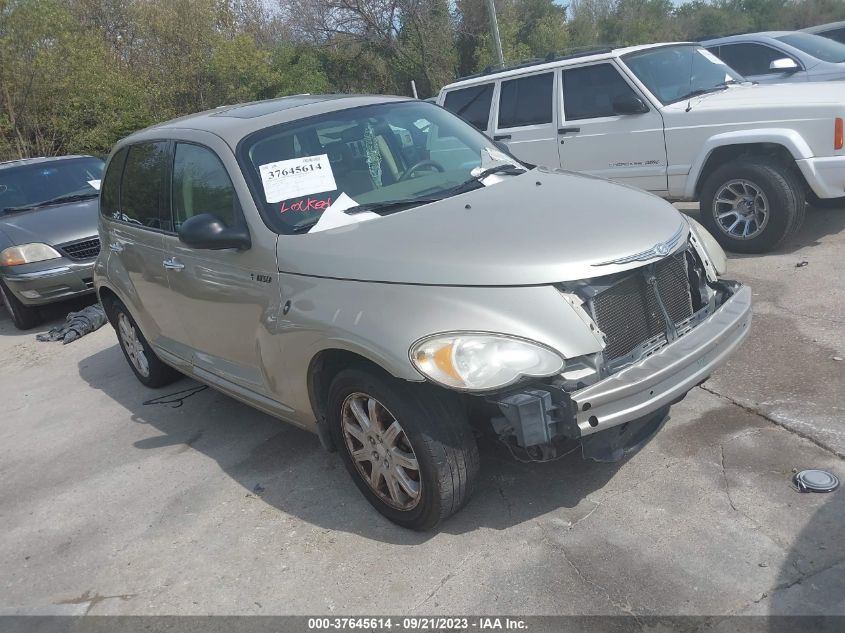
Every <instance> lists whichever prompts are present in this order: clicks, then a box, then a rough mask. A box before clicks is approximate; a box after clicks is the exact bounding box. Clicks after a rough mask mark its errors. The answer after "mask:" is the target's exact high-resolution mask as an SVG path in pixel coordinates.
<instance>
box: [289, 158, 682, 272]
mask: <svg viewBox="0 0 845 633" xmlns="http://www.w3.org/2000/svg"><path fill="white" fill-rule="evenodd" d="M688 232H689V228H688V225H687V223H686V221H685V220H684V219H683V218H682V216H681V215H680V213H679V212H678V211H677V210H675V208H674V207H672V205H670V204H669V203H667V202H665V201H663V200H661V199H660V198H657V197H656V196H653V195H651V194H648V193H645V192H643V191H640V190H638V189H633V188H631V187H628V186H625V185H618V184H613V183H610V182H608V181H605V180H601V179H599V178H594V177H590V176H582V175H578V174H573V173H568V172H561V171H554V172H552V171H548V170H540V169H535V170H532V171H530V172H527V173H525V174H522V175H520V176H512V177H508V178H507V179H505V180H503V181H502V182H499V183H498V184H495V185H491V186H489V187H484V188H482V189H477V190H475V191H472V192H468V193H464V194H461V195H457V196H454V197H451V198H447V199H445V200H441V201H438V202H434V203H431V204H427V205H424V206H420V207H415V208H412V209H409V210H406V211H402V212H400V213H396V214H394V215H389V216H386V217H382V218H377V219H373V220H368V221H365V222H360V223H356V224H353V225H349V226H344V227H340V228H335V229H330V230H327V231H321V232H318V233H309V234H305V235H283V236H279V239H278V262H279V270H280V271H281V272H286V273H293V274H301V275H310V276H317V277H331V278H336V279H350V280H358V281H376V282H388V283H407V284H424V285H458V286H522V285H539V284H549V283H556V282H561V281H572V280H577V279H585V278H590V277H597V276H601V275H607V274H610V273H614V272H619V271H621V270H627V269H630V268H634V267H637V266H642V265H643V260H642V259H639V260H637V261H629V262H624V263H609V264H608V263H607V262H609V261H612V260H616V259H622V258H626V257H630V256H632V255H636V254H638V253H642V252H644V251H647V250H648V249H651V248H653V247H655V245H657V244H662V243H664V242H666V241H667V240H672V238H674V243H675V244H676V245H678V246H679V245H680V244H682V243H684V242H685V241H686V237H687V235H688ZM664 254H665V253H664Z"/></svg>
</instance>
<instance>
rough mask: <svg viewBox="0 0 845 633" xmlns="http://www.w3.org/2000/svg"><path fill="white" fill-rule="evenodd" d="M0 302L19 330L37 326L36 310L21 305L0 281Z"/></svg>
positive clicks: (37, 316)
mask: <svg viewBox="0 0 845 633" xmlns="http://www.w3.org/2000/svg"><path fill="white" fill-rule="evenodd" d="M0 300H2V303H3V305H4V306H5V307H6V311H7V312H8V313H9V316H11V317H12V323H14V324H15V327H16V328H18V329H19V330H29V329H31V328H34V327H35V326H36V325H38V323H39V321H40V319H39V315H38V308H31V307H30V306H27V305H24V304H23V303H21V301H20V300H19V299H18V298H17V297H16V296H15V295H14V294H13V293H12V291H11V290H9V287H8V286H6V284H5V283H3V282H2V281H0Z"/></svg>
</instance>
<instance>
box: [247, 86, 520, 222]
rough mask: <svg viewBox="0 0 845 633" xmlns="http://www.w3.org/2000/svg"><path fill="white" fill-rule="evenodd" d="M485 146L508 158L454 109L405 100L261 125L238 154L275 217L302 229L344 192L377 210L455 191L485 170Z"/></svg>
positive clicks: (264, 205)
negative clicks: (259, 129)
mask: <svg viewBox="0 0 845 633" xmlns="http://www.w3.org/2000/svg"><path fill="white" fill-rule="evenodd" d="M482 150H484V151H485V152H488V153H493V154H495V155H497V156H498V157H499V158H503V157H504V158H507V157H505V156H503V155H502V154H501V153H498V154H497V153H496V149H495V148H493V144H492V142H491V141H490V140H489V139H488V138H487V137H486V136H484V135H483V134H481V133H480V132H478V131H477V130H476V129H475V128H473V127H472V126H470V125H468V124H467V123H465V122H464V121H462V120H461V119H459V118H458V117H456V116H454V115H453V114H451V113H449V112H447V111H446V110H444V109H442V108H440V107H438V106H436V105H433V104H431V103H425V102H422V101H397V102H392V103H382V104H378V105H372V106H364V107H359V108H350V109H347V110H340V111H337V112H331V113H329V114H324V115H320V116H315V117H310V118H307V119H302V120H300V121H295V122H293V123H289V124H285V125H282V126H275V127H271V128H267V129H265V130H261V131H259V132H256V133H254V134H252V135H250V136H249V137H247V138H246V139H245V140H244V141H242V142H241V144H240V146H239V148H238V156H239V159H240V162H241V164H242V166H243V169H244V171H245V173H246V174H247V177H248V178H249V179H250V180H251V181H252V184H253V189H254V192H255V196H256V198H257V199H258V200H257V201H258V204H259V208H260V209H261V210H262V215H263V216H264V218H265V219H266V220H267V223H268V224H269V225H270V226H271V227H273V228H274V230H276V231H277V232H279V233H297V232H304V231H305V230H307V229H308V228H309V227H310V226H312V225H314V223H315V222H316V220H317V219H319V217H320V216H321V214H322V213H323V212H324V211H325V210H326V209H327V208H328V207H329V206H330V205H331V204H332V203H333V202H335V201H337V200H338V198H339V197H341V196H342V195H343V194H346V196H348V197H349V198H351V200H352V204H353V206H354V205H360V206H366V207H368V208H373V209H376V207H385V208H387V206H388V205H393V208H397V209H398V206H397V204H396V203H401V202H403V201H408V202H409V205H410V204H411V203H412V201H414V200H419V201H422V202H425V201H430V200H432V199H437V198H439V197H444V196H447V195H450V192H451V191H452V190H454V189H456V188H458V187H460V186H461V185H462V184H464V183H467V181H469V180H471V179H472V178H473V177H474V176H476V175H477V174H478V170H477V169H476V168H479V167H482ZM509 160H510V159H509ZM512 162H514V163H516V161H515V160H513V161H512ZM474 169H475V170H476V171H474V172H473V170H474ZM479 186H481V185H479ZM344 201H346V198H344ZM376 212H378V209H376Z"/></svg>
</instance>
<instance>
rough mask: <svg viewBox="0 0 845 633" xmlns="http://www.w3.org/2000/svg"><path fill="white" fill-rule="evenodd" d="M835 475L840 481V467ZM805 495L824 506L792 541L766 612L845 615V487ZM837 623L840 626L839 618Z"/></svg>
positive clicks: (777, 614) (800, 614)
mask: <svg viewBox="0 0 845 633" xmlns="http://www.w3.org/2000/svg"><path fill="white" fill-rule="evenodd" d="M808 467H812V464H809V465H808ZM835 474H836V475H837V476H838V477H839V478H840V480H841V479H842V477H843V470H842V469H839V470H837V471H835ZM796 494H797V493H796ZM804 495H812V496H818V497H819V499H818V500H821V499H824V501H823V502H822V503H823V505H822V506H821V507H820V508H819V509H818V510H816V512H815V513H814V514H813V515H812V517H811V518H810V520H809V521H808V522H807V525H806V526H805V527H804V528H803V529H802V530H801V532H800V533H799V534H798V536H797V537H796V538H795V540H794V541H793V543H792V545H791V548H790V550H789V553H788V555H787V557H786V560H785V561H784V563H783V565H782V566H781V569H780V572H779V576H778V583H777V585H776V589H775V590H774V591H772V592H771V595H770V596H769V600H768V614H769V615H776V616H782V615H798V616H802V615H814V616H845V539H843V538H842V536H841V533H842V526H843V525H845V496H843V495H845V489H843V488H842V487H841V486H840V488H839V489H838V490H836V491H834V492H831V493H804V494H802V495H801V496H802V497H803V496H804ZM810 501H817V499H810ZM830 624H833V623H832V622H831V623H830ZM838 626H842V621H841V619H840V620H839V622H838ZM818 630H822V629H821V628H820V629H818ZM825 630H831V631H832V630H834V629H832V628H831V629H825ZM837 630H839V631H841V630H842V629H841V628H838V629H837Z"/></svg>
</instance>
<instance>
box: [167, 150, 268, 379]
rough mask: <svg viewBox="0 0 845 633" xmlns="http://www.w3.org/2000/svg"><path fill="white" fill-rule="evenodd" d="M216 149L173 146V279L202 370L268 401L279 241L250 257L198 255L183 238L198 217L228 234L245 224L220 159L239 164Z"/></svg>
mask: <svg viewBox="0 0 845 633" xmlns="http://www.w3.org/2000/svg"><path fill="white" fill-rule="evenodd" d="M206 140H207V141H208V142H210V143H215V141H214V140H213V139H206ZM216 149H217V150H218V151H219V153H218V151H215V149H212V148H211V147H209V146H207V145H205V144H200V143H198V142H189V141H187V140H185V141H178V140H177V141H176V143H175V149H174V158H173V170H172V186H171V212H172V217H173V229H174V231H173V232H171V233H168V234H166V235H165V236H164V241H165V248H166V251H167V255H168V258H167V264H166V268H167V276H168V279H169V282H170V288H171V289H172V291H173V293H174V295H175V296H176V297H177V301H176V305H177V306H178V309H179V312H180V315H181V317H182V321H183V322H184V324H185V327H186V329H187V331H188V335H189V337H190V341H191V346H192V347H193V363H194V366H195V369H196V371H197V372H198V373H200V374H203V373H204V374H205V377H206V378H208V379H209V380H210V381H212V382H215V379H216V381H217V382H218V383H219V382H220V381H221V380H222V381H224V384H223V386H228V387H230V388H231V385H232V383H234V384H236V385H238V386H240V387H243V388H246V389H248V390H249V391H250V392H252V393H260V394H265V395H269V394H270V393H271V392H272V389H271V386H270V381H269V378H268V376H267V373H266V372H265V371H264V362H263V356H262V347H263V349H264V352H265V353H266V352H267V350H270V349H271V348H272V347H274V346H275V343H274V342H272V341H271V340H270V338H269V337H270V334H269V331H270V329H271V326H272V321H273V318H274V315H275V314H276V312H277V310H278V304H279V300H280V299H279V297H280V293H279V287H278V274H277V273H276V261H275V250H274V249H275V236H273V238H272V241H271V242H270V243H269V244H265V245H264V246H265V248H257V247H255V248H250V249H246V250H236V249H222V250H211V249H200V248H192V247H190V246H188V245H187V244H185V243H184V242H182V241H181V240H180V239H179V237H178V231H179V228H180V226H181V225H182V224H183V223H184V222H185V221H187V220H188V219H190V218H192V217H195V216H197V215H199V214H211V215H213V216H216V217H217V218H218V219H219V220H221V221H222V222H223V223H224V224H225V225H226V226H228V227H234V226H245V224H246V222H245V219H244V217H243V213H242V212H241V205H240V202H239V199H238V195H237V193H236V190H235V187H234V185H233V184H232V178H231V177H230V175H229V171H228V170H227V169H226V167H225V166H224V164H223V161H222V160H221V158H220V154H223V155H226V157H227V158H228V159H229V160H230V161H232V163H233V165H236V164H234V157H233V156H232V155H231V151H230V150H228V148H227V147H226V146H225V145H222V142H221V145H220V146H219V147H218V148H216ZM236 169H237V167H236V166H234V168H233V170H232V173H234V171H235V170H236ZM244 187H245V185H244ZM267 232H268V233H269V230H268V231H267ZM251 233H252V234H253V235H252V237H253V245H254V246H258V245H257V244H256V241H255V240H256V239H259V237H258V236H257V235H255V227H253V230H252V231H251Z"/></svg>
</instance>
